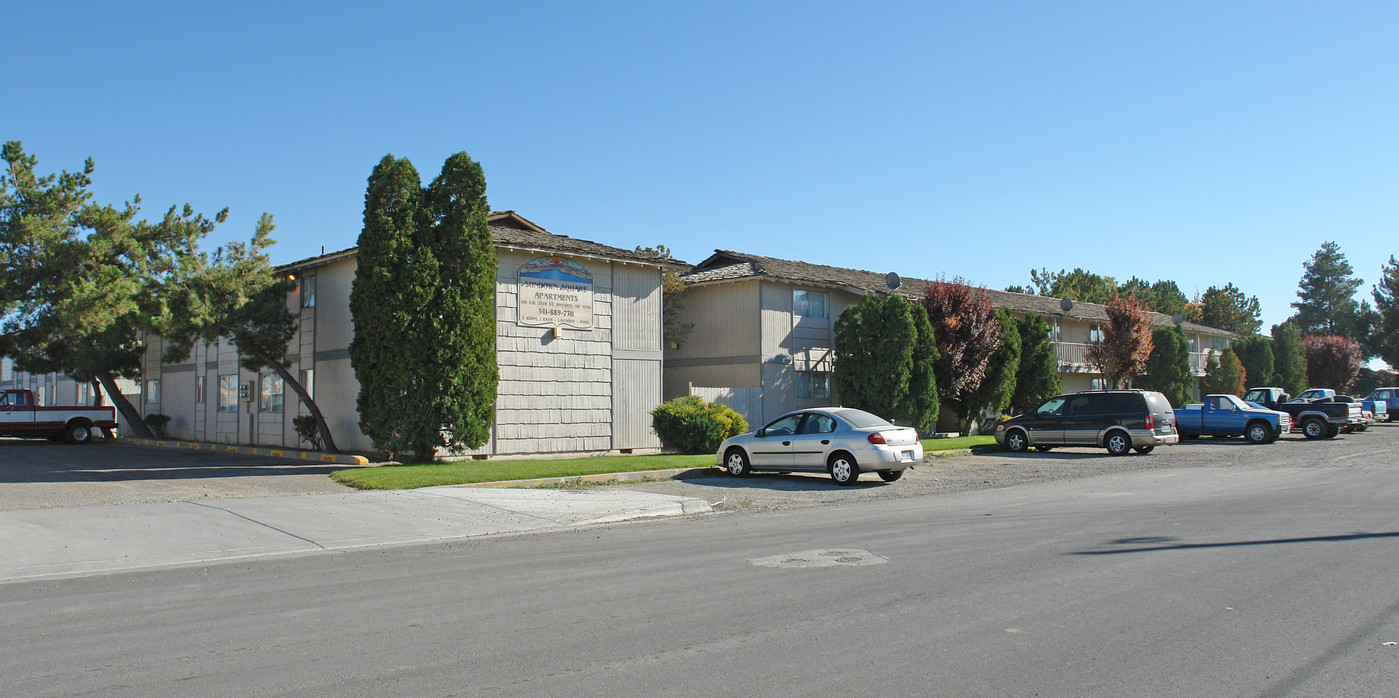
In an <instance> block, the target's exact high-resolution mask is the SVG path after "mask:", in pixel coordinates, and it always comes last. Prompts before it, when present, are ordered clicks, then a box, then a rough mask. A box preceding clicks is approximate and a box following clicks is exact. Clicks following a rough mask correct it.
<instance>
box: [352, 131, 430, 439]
mask: <svg viewBox="0 0 1399 698" xmlns="http://www.w3.org/2000/svg"><path fill="white" fill-rule="evenodd" d="M422 196H423V192H422V180H421V179H420V178H419V177H418V171H417V170H416V169H414V168H413V165H412V163H410V162H408V160H407V159H406V158H403V159H398V158H394V157H393V156H392V155H385V156H384V158H383V159H382V160H380V161H379V164H378V165H377V166H376V167H375V168H374V172H373V173H372V174H370V176H369V186H368V189H367V190H366V192H365V195H364V230H363V231H362V232H361V233H360V236H359V250H358V254H357V255H356V265H357V266H356V268H355V280H354V283H353V285H352V286H351V287H350V315H351V317H352V318H353V320H354V327H355V331H354V337H353V338H352V339H351V340H350V365H351V366H353V367H354V370H355V378H356V379H357V380H358V381H359V397H358V398H357V399H356V408H357V410H358V411H359V417H360V429H361V430H362V431H363V432H364V433H365V435H367V436H369V438H370V439H372V440H373V441H374V445H375V447H376V448H378V449H380V450H381V451H384V452H387V453H414V452H415V451H416V448H417V445H418V443H419V442H421V441H422V440H423V439H422V438H415V436H420V435H419V434H416V433H415V432H417V431H420V430H418V429H416V428H415V421H416V420H417V419H418V418H419V417H420V416H422V415H423V414H424V413H425V412H427V410H426V409H424V405H422V404H420V403H417V402H415V400H416V398H417V396H418V392H419V391H420V389H421V388H422V385H421V382H422V376H423V373H424V371H423V370H422V366H421V364H422V359H421V356H422V355H423V354H424V353H425V352H423V351H422V346H423V344H422V342H423V341H424V339H425V338H424V337H423V336H421V334H419V333H421V332H422V327H423V324H424V323H423V320H422V318H423V316H424V314H425V311H426V309H427V308H428V304H429V303H430V302H431V300H432V294H433V291H434V289H433V286H435V285H436V280H437V279H436V269H435V265H432V264H431V262H432V260H431V256H430V254H429V253H428V251H427V250H425V249H423V247H422V246H421V245H420V242H419V232H418V231H419V227H420V226H419V220H420V218H421V217H422V216H423V212H422ZM429 265H431V266H433V268H432V270H431V272H432V273H431V274H430V275H429V274H425V273H422V271H423V269H424V267H427V266H429Z"/></svg>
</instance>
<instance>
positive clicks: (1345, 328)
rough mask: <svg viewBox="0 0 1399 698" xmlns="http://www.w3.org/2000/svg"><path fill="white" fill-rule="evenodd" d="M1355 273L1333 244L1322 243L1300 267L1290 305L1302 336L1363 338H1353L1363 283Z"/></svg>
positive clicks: (1358, 338) (1360, 340) (1337, 246)
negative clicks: (1358, 300) (1300, 274)
mask: <svg viewBox="0 0 1399 698" xmlns="http://www.w3.org/2000/svg"><path fill="white" fill-rule="evenodd" d="M1354 271H1355V270H1354V269H1353V268H1352V267H1351V266H1350V262H1347V261H1346V256H1345V255H1344V254H1342V253H1341V247H1340V246H1339V245H1337V244H1336V243H1334V242H1327V243H1324V244H1323V245H1322V246H1321V248H1320V249H1318V250H1317V251H1316V252H1315V253H1313V254H1312V258H1311V259H1310V260H1308V261H1307V263H1306V264H1305V265H1304V266H1303V268H1302V280H1301V281H1299V282H1298V283H1297V301H1296V302H1295V303H1293V304H1292V307H1294V308H1296V309H1297V315H1296V318H1295V319H1296V321H1297V329H1299V330H1301V331H1302V334H1304V335H1309V334H1321V335H1331V334H1336V335H1341V336H1343V337H1350V338H1351V339H1354V340H1356V341H1358V342H1363V341H1364V340H1365V339H1366V337H1364V336H1357V335H1356V332H1357V330H1358V329H1360V328H1358V327H1357V323H1358V322H1360V321H1361V319H1362V318H1361V315H1362V313H1361V306H1360V305H1359V304H1358V303H1356V301H1355V292H1356V290H1357V289H1359V288H1360V285H1361V284H1362V283H1364V282H1363V281H1362V280H1361V279H1359V278H1357V277H1356V276H1355V275H1354ZM1366 309H1367V310H1368V304H1367V307H1366Z"/></svg>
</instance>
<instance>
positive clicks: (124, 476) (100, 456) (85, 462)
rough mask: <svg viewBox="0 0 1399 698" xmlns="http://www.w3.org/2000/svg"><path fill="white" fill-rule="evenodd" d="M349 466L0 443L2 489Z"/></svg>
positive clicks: (321, 471) (117, 447)
mask: <svg viewBox="0 0 1399 698" xmlns="http://www.w3.org/2000/svg"><path fill="white" fill-rule="evenodd" d="M348 467H354V466H349V465H345V464H343V463H322V462H320V461H307V460H302V459H300V458H272V457H263V456H254V455H248V454H244V453H231V452H218V451H209V450H202V449H201V450H194V449H178V448H159V447H148V446H133V445H129V444H117V443H93V444H88V445H83V446H73V445H69V444H63V443H52V442H47V441H32V440H31V441H24V440H18V439H0V483H3V484H18V483H41V482H126V481H137V480H186V479H205V478H228V477H250V476H260V477H266V476H278V475H325V474H328V473H331V472H333V471H336V470H342V469H344V468H348Z"/></svg>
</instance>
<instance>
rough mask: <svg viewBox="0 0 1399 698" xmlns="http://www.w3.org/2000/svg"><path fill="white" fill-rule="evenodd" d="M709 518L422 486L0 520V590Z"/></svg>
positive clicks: (670, 499) (617, 501) (666, 501)
mask: <svg viewBox="0 0 1399 698" xmlns="http://www.w3.org/2000/svg"><path fill="white" fill-rule="evenodd" d="M708 511H710V507H709V503H708V502H706V501H704V500H702V499H694V498H691V497H677V496H671V495H662V494H652V493H647V492H630V491H626V490H617V489H613V488H601V489H594V490H582V491H577V490H498V489H474V488H464V487H429V488H424V489H420V490H399V491H380V492H350V493H345V494H320V495H305V496H289V497H260V498H256V499H217V500H206V501H203V502H163V503H157V504H116V505H109V506H97V507H74V508H67V509H29V510H20V511H3V512H0V582H8V581H17V580H25V579H36V578H43V577H64V576H79V575H88V574H101V573H106V572H118V571H128V570H138V569H149V568H157V567H166V566H172V565H190V564H199V563H206V562H216V561H221V560H235V559H241V558H251V557H261V556H267V555H295V554H317V553H324V552H336V551H346V550H353V549H356V548H365V547H371V546H380V545H403V544H410V543H425V542H431V541H440V540H450V539H454V538H467V537H471V536H485V535H492V534H501V533H519V532H524V531H538V530H544V529H552V528H561V527H568V526H582V525H586V524H596V523H609V522H616V521H625V520H629V519H638V518H645V517H655V516H680V515H683V514H695V513H704V512H708Z"/></svg>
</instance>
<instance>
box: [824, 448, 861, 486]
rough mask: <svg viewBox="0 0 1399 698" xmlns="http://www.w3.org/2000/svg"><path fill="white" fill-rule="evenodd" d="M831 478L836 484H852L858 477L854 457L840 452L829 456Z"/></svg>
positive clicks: (857, 467) (858, 472)
mask: <svg viewBox="0 0 1399 698" xmlns="http://www.w3.org/2000/svg"><path fill="white" fill-rule="evenodd" d="M831 479H832V480H835V481H836V484H837V485H853V484H855V481H856V480H858V479H860V468H859V466H857V465H855V459H854V458H852V457H850V456H848V455H846V454H844V453H842V454H839V455H836V456H832V457H831Z"/></svg>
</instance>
